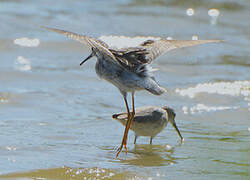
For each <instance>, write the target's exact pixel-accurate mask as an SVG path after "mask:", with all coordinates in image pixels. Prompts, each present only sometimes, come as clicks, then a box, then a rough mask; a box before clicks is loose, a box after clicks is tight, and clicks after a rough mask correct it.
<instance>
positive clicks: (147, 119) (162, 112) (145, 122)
mask: <svg viewBox="0 0 250 180" xmlns="http://www.w3.org/2000/svg"><path fill="white" fill-rule="evenodd" d="M112 118H113V119H115V120H117V121H119V122H120V123H122V124H123V125H124V126H126V124H127V113H119V114H114V115H113V116H112ZM168 122H170V123H171V124H172V125H173V127H174V128H175V130H176V132H177V133H178V135H179V136H180V138H181V141H183V140H184V139H183V137H182V135H181V133H180V131H179V129H178V127H177V125H176V123H175V112H174V110H173V109H171V108H169V107H166V106H164V107H157V106H147V107H140V108H136V111H135V116H134V120H133V122H132V123H131V126H130V129H131V130H132V131H134V133H135V140H134V144H136V139H137V137H138V136H150V144H152V140H153V138H154V137H155V136H156V135H157V134H159V133H160V132H161V131H162V130H163V129H164V128H165V127H166V126H167V124H168Z"/></svg>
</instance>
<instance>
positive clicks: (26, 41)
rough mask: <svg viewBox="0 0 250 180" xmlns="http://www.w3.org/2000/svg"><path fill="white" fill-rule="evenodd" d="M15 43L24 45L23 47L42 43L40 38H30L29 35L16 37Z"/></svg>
mask: <svg viewBox="0 0 250 180" xmlns="http://www.w3.org/2000/svg"><path fill="white" fill-rule="evenodd" d="M14 44H16V45H19V46H23V47H37V46H39V44H40V40H39V39H38V38H35V39H29V38H27V37H23V38H17V39H15V40H14Z"/></svg>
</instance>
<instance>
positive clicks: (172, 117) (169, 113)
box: [162, 106, 184, 141]
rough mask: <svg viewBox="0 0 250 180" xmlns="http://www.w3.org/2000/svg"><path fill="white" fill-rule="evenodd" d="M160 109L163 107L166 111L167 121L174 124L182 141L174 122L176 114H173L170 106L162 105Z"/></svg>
mask: <svg viewBox="0 0 250 180" xmlns="http://www.w3.org/2000/svg"><path fill="white" fill-rule="evenodd" d="M162 109H164V110H165V111H166V115H167V119H168V121H169V122H170V123H171V124H172V125H173V126H174V128H175V130H176V132H177V133H178V135H179V136H180V138H181V141H183V140H184V138H183V137H182V135H181V133H180V131H179V129H178V127H177V125H176V123H175V116H176V114H175V112H174V110H173V109H172V108H169V107H167V106H164V107H162Z"/></svg>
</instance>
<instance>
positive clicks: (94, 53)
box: [80, 48, 96, 66]
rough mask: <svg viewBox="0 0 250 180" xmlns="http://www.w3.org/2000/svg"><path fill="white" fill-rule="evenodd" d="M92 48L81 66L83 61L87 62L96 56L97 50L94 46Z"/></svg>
mask: <svg viewBox="0 0 250 180" xmlns="http://www.w3.org/2000/svg"><path fill="white" fill-rule="evenodd" d="M91 50H92V52H91V54H90V55H89V56H88V57H87V58H86V59H84V60H83V61H82V62H81V63H80V66H81V65H83V63H85V62H86V61H87V60H89V59H90V58H92V57H93V56H96V52H95V50H94V48H92V49H91Z"/></svg>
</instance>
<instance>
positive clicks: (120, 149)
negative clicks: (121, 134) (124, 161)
mask: <svg viewBox="0 0 250 180" xmlns="http://www.w3.org/2000/svg"><path fill="white" fill-rule="evenodd" d="M123 146H124V148H125V152H126V154H127V153H128V148H127V143H123V142H122V144H121V146H120V147H119V148H118V149H117V154H116V158H117V157H118V156H119V154H120V153H121V151H122V148H123Z"/></svg>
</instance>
